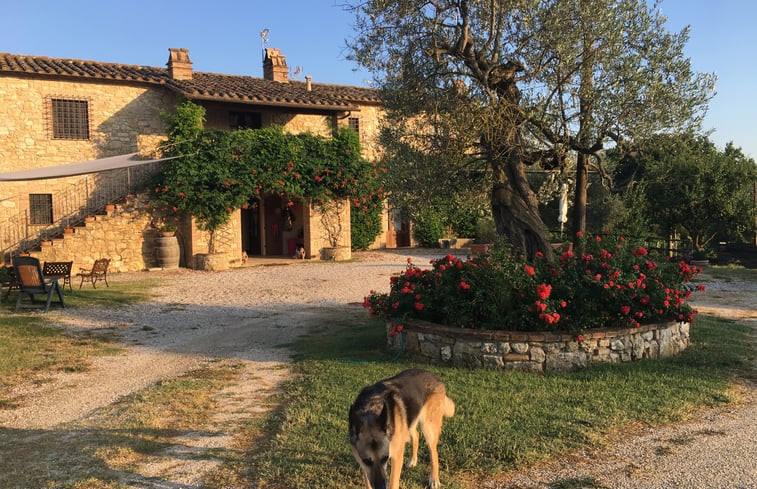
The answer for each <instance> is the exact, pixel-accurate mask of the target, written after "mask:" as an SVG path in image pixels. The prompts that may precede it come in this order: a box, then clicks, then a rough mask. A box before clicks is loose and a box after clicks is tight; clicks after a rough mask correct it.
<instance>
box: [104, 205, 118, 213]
mask: <svg viewBox="0 0 757 489" xmlns="http://www.w3.org/2000/svg"><path fill="white" fill-rule="evenodd" d="M114 210H116V206H115V204H106V205H105V211H106V212H113V211H114Z"/></svg>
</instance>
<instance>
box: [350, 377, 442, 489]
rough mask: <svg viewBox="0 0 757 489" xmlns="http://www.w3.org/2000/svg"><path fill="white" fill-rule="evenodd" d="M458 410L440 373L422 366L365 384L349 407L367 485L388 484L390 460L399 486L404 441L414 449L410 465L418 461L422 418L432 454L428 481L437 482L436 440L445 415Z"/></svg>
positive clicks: (392, 486) (377, 488) (393, 482)
mask: <svg viewBox="0 0 757 489" xmlns="http://www.w3.org/2000/svg"><path fill="white" fill-rule="evenodd" d="M454 414H455V403H454V402H452V399H450V398H449V397H447V393H446V390H445V388H444V384H443V383H442V381H441V380H439V377H437V376H436V375H434V374H432V373H431V372H427V371H425V370H420V369H410V370H405V371H404V372H401V373H399V374H397V375H396V376H394V377H392V378H390V379H385V380H382V381H380V382H378V383H376V384H374V385H371V386H369V387H366V388H365V389H363V390H362V391H361V392H360V394H359V395H358V396H357V399H355V402H354V404H353V405H352V407H351V408H350V421H349V423H350V444H351V445H352V453H353V455H355V459H356V460H357V462H358V463H359V464H360V467H361V468H362V469H363V475H364V476H365V486H366V488H367V489H386V487H387V484H386V479H387V477H386V466H387V462H390V463H391V466H392V467H391V477H390V481H389V489H399V487H400V474H401V473H402V458H403V456H404V453H405V443H407V442H412V447H413V452H412V455H411V457H410V459H409V460H408V461H407V464H406V465H407V467H414V466H415V465H416V463H417V462H418V423H420V425H421V430H422V431H423V438H425V440H426V443H428V448H429V452H430V454H431V475H430V476H429V479H428V483H429V487H431V488H432V489H436V488H438V487H440V484H439V454H438V453H437V451H436V445H437V443H438V441H439V435H440V434H441V432H442V418H443V417H447V418H449V417H452V416H453V415H454Z"/></svg>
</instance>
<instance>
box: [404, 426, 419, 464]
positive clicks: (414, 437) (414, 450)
mask: <svg viewBox="0 0 757 489" xmlns="http://www.w3.org/2000/svg"><path fill="white" fill-rule="evenodd" d="M409 441H410V447H411V451H410V458H409V459H408V460H407V463H406V464H405V467H407V468H408V469H409V468H411V467H415V466H416V465H417V464H418V428H417V427H416V426H411V427H410V440H409Z"/></svg>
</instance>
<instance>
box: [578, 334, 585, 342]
mask: <svg viewBox="0 0 757 489" xmlns="http://www.w3.org/2000/svg"><path fill="white" fill-rule="evenodd" d="M583 340H584V335H582V334H580V335H578V336H576V341H579V342H580V341H583Z"/></svg>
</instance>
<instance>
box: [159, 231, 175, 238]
mask: <svg viewBox="0 0 757 489" xmlns="http://www.w3.org/2000/svg"><path fill="white" fill-rule="evenodd" d="M174 235H176V231H161V232H160V236H161V237H163V238H171V237H173V236H174Z"/></svg>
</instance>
